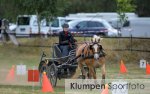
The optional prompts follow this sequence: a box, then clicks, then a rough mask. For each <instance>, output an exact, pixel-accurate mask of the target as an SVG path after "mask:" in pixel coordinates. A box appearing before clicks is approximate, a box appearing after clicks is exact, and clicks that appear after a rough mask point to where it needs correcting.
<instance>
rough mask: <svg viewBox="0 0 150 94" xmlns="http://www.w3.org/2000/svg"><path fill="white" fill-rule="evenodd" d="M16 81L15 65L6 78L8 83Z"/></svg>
mask: <svg viewBox="0 0 150 94" xmlns="http://www.w3.org/2000/svg"><path fill="white" fill-rule="evenodd" d="M14 80H15V66H14V65H13V66H12V68H11V69H10V71H9V73H8V74H7V76H6V81H14Z"/></svg>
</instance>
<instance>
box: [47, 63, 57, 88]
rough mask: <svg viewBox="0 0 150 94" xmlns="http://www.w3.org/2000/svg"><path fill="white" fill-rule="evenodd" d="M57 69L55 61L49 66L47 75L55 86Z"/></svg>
mask: <svg viewBox="0 0 150 94" xmlns="http://www.w3.org/2000/svg"><path fill="white" fill-rule="evenodd" d="M57 71H58V69H57V67H56V65H55V64H54V63H52V64H51V65H50V66H48V70H47V76H48V78H49V80H50V82H51V84H52V86H53V87H55V86H56V84H57Z"/></svg>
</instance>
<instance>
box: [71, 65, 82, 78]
mask: <svg viewBox="0 0 150 94" xmlns="http://www.w3.org/2000/svg"><path fill="white" fill-rule="evenodd" d="M80 73H81V70H80V66H79V64H78V67H77V68H76V71H75V74H74V75H73V76H72V79H77V78H78V76H79V75H80Z"/></svg>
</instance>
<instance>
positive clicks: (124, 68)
mask: <svg viewBox="0 0 150 94" xmlns="http://www.w3.org/2000/svg"><path fill="white" fill-rule="evenodd" d="M120 73H127V69H126V66H125V65H124V62H123V60H121V64H120Z"/></svg>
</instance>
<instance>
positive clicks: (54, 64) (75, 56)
mask: <svg viewBox="0 0 150 94" xmlns="http://www.w3.org/2000/svg"><path fill="white" fill-rule="evenodd" d="M99 41H100V37H97V36H96V37H94V38H93V41H92V42H91V43H83V44H81V45H80V46H78V49H76V47H73V48H74V49H72V50H70V52H69V54H68V55H67V56H62V53H61V50H60V45H59V44H54V45H53V47H52V50H53V53H52V58H47V57H46V55H45V53H44V52H43V54H42V56H41V61H40V64H39V72H40V78H42V74H43V72H46V74H47V77H48V78H49V80H50V81H51V84H52V85H53V86H54V87H55V86H56V84H57V79H61V78H69V77H72V76H73V75H74V74H75V72H77V71H79V70H80V69H81V72H80V73H82V75H81V77H82V78H86V77H85V76H87V77H88V78H90V77H93V78H94V79H96V71H95V68H96V67H95V65H101V68H102V79H105V58H104V57H105V54H104V53H103V48H102V46H101V45H100V44H99ZM83 61H84V62H83ZM95 61H96V63H95ZM97 62H98V63H97ZM85 65H86V66H85ZM79 67H80V68H79ZM80 73H79V72H78V73H76V74H78V75H77V76H75V75H74V77H75V78H77V77H78V76H79V75H80Z"/></svg>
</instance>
